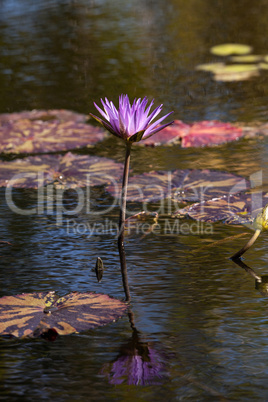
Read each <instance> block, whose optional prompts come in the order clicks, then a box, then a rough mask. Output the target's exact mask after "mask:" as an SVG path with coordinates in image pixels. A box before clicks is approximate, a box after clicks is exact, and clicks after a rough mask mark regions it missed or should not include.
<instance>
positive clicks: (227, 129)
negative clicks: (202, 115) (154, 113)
mask: <svg viewBox="0 0 268 402" xmlns="http://www.w3.org/2000/svg"><path fill="white" fill-rule="evenodd" d="M243 135H244V133H243V130H242V128H241V127H238V126H235V125H233V124H230V123H223V122H220V121H216V120H211V121H201V122H196V123H193V124H192V125H191V126H190V128H189V131H188V132H187V133H186V130H185V134H184V135H183V136H182V139H181V146H182V147H183V148H188V147H202V146H209V145H210V146H211V145H219V144H223V143H225V142H229V141H235V140H237V139H238V138H240V137H242V136H243Z"/></svg>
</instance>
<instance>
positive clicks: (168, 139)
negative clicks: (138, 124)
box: [137, 120, 190, 147]
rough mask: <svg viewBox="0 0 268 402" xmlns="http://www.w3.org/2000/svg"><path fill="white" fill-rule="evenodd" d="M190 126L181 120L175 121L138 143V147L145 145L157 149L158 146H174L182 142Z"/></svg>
mask: <svg viewBox="0 0 268 402" xmlns="http://www.w3.org/2000/svg"><path fill="white" fill-rule="evenodd" d="M189 127H190V126H189V125H188V124H186V123H183V122H182V121H180V120H175V121H174V123H173V124H172V125H171V126H167V127H165V128H164V129H163V130H161V131H159V132H158V133H156V134H154V135H152V137H149V138H147V139H146V140H142V141H140V142H137V145H140V146H142V145H145V146H151V147H155V146H158V145H173V144H175V143H177V142H180V141H181V138H182V137H183V136H184V135H186V133H188V131H189Z"/></svg>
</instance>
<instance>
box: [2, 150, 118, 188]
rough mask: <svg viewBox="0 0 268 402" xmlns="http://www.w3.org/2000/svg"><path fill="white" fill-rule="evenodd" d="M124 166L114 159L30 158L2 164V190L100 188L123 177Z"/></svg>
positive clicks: (42, 156) (86, 156)
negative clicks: (43, 187) (52, 185)
mask: <svg viewBox="0 0 268 402" xmlns="http://www.w3.org/2000/svg"><path fill="white" fill-rule="evenodd" d="M122 174H123V164H122V163H116V162H115V161H113V160H112V159H108V158H103V157H98V156H89V155H75V154H73V153H71V152H68V153H67V154H65V155H64V156H62V155H39V156H29V157H27V158H24V159H15V160H13V161H11V162H1V161H0V187H7V186H12V187H16V188H38V187H42V186H46V185H48V184H54V186H55V187H57V188H77V187H86V186H89V185H90V186H99V185H104V184H108V183H111V182H112V181H113V180H114V177H118V176H119V177H121V176H122Z"/></svg>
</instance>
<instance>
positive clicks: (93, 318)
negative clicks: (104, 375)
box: [0, 292, 128, 338]
mask: <svg viewBox="0 0 268 402" xmlns="http://www.w3.org/2000/svg"><path fill="white" fill-rule="evenodd" d="M127 308H128V306H127V304H126V303H124V302H122V301H120V300H117V299H114V298H112V297H110V296H108V295H105V294H97V293H93V292H87V293H78V292H72V293H70V294H68V295H66V296H63V297H59V296H57V295H56V294H55V292H39V293H23V294H20V295H15V296H4V297H2V298H0V335H12V336H14V337H19V338H25V337H32V338H33V337H38V336H41V335H43V334H46V333H47V332H49V331H53V332H54V333H55V334H59V335H69V334H72V333H77V332H81V331H86V330H89V329H94V328H97V327H99V326H103V325H106V324H109V323H111V322H113V321H115V320H117V319H118V318H120V317H121V316H122V315H123V314H124V313H125V312H126V310H127Z"/></svg>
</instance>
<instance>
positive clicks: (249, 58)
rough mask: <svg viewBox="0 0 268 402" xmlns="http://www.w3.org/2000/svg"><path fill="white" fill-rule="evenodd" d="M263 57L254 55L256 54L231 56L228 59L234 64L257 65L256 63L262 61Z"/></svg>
mask: <svg viewBox="0 0 268 402" xmlns="http://www.w3.org/2000/svg"><path fill="white" fill-rule="evenodd" d="M262 59H263V56H260V55H256V54H249V55H245V56H232V57H231V58H230V60H231V61H233V62H234V63H257V62H258V61H260V60H262Z"/></svg>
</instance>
